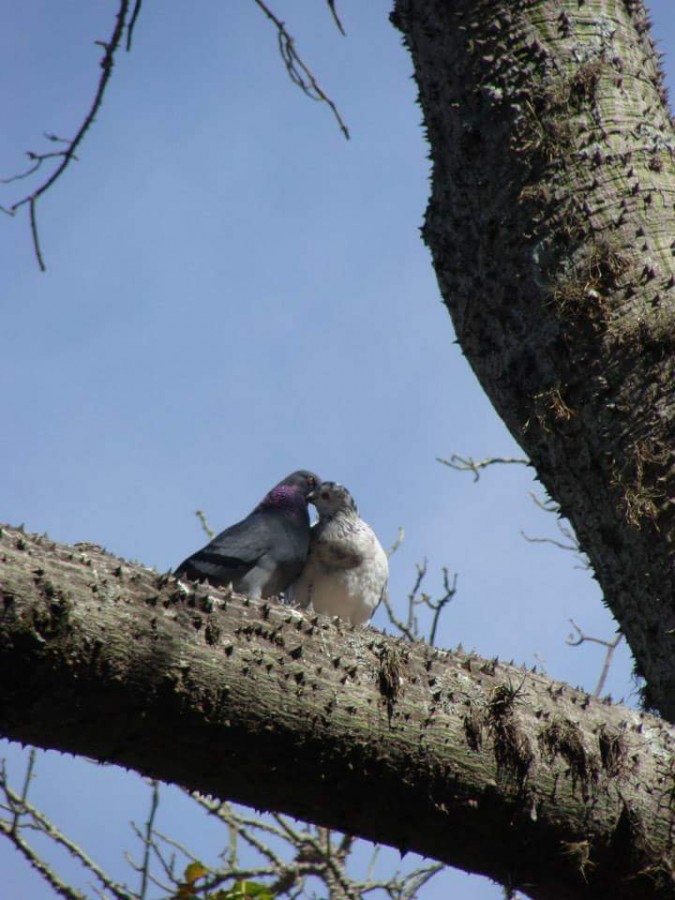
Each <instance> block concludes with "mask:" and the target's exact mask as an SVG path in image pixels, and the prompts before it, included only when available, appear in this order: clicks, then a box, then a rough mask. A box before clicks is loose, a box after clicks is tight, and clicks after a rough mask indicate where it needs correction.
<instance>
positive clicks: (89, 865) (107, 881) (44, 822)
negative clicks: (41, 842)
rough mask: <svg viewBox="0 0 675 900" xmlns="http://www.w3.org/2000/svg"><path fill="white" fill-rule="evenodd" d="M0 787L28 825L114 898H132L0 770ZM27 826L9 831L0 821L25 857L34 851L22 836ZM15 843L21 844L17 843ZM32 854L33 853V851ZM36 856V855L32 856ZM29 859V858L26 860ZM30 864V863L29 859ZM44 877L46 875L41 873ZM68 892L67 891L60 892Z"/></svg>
mask: <svg viewBox="0 0 675 900" xmlns="http://www.w3.org/2000/svg"><path fill="white" fill-rule="evenodd" d="M0 787H1V788H2V790H3V791H4V793H5V796H6V798H7V800H8V802H9V803H10V805H11V806H12V808H13V809H16V808H17V807H19V808H20V809H21V814H22V815H25V816H28V817H30V818H31V819H32V823H31V824H30V826H29V827H32V828H34V829H35V830H36V831H39V832H40V833H41V834H44V835H46V836H47V837H48V838H50V839H51V840H52V841H54V843H55V844H57V845H58V846H60V847H63V848H64V850H67V851H68V853H70V855H71V856H72V857H74V858H75V859H76V860H77V861H78V862H79V863H81V865H82V866H84V868H85V869H87V870H88V871H89V872H91V874H92V875H94V876H95V877H96V878H97V879H98V880H99V881H100V883H101V884H102V885H103V887H105V888H106V889H107V890H108V891H110V893H111V894H113V895H114V897H115V898H117V900H133V894H130V893H129V891H127V890H126V889H125V888H124V887H123V886H122V885H120V884H117V883H116V882H115V881H113V880H112V879H111V878H109V877H108V875H106V873H105V872H104V871H103V870H102V869H101V868H100V867H99V866H98V865H97V864H96V863H95V862H94V861H93V860H92V859H91V858H90V857H89V856H88V855H87V854H86V853H85V852H84V850H82V848H81V847H79V846H78V845H77V844H76V843H75V842H74V841H71V840H70V838H67V837H66V836H65V835H64V834H63V833H62V832H61V831H59V829H58V828H57V827H56V825H54V823H53V822H52V821H51V820H50V819H48V818H47V816H46V815H45V814H44V813H42V812H40V810H38V809H36V808H35V807H34V806H33V805H32V804H31V803H29V802H28V801H27V800H22V798H21V796H20V795H19V794H17V793H16V792H15V791H14V790H12V788H10V786H9V785H8V784H7V782H6V780H5V778H4V773H3V774H2V780H0ZM26 827H28V826H26V825H24V826H22V829H17V832H16V833H14V834H13V833H12V825H10V824H9V823H6V822H0V830H1V831H2V832H3V833H4V834H6V835H7V836H8V837H9V838H10V840H12V842H13V843H14V844H15V846H16V847H17V848H18V849H20V850H21V852H22V853H23V854H24V855H25V856H26V857H27V858H28V856H29V852H30V853H32V854H34V851H33V850H32V848H31V847H30V846H29V845H28V844H27V843H26V842H25V841H24V840H23V838H22V837H21V834H20V833H19V831H20V830H23V828H26ZM19 843H20V844H21V846H19ZM34 855H35V854H34ZM36 858H37V857H36ZM29 861H30V860H29ZM31 864H33V863H31ZM45 877H47V876H46V875H45ZM64 896H69V895H64ZM73 896H78V897H80V896H81V895H80V894H76V895H73Z"/></svg>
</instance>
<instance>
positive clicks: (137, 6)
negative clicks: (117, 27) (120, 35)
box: [127, 0, 143, 53]
mask: <svg viewBox="0 0 675 900" xmlns="http://www.w3.org/2000/svg"><path fill="white" fill-rule="evenodd" d="M142 5H143V0H136V3H135V5H134V9H133V12H132V13H131V18H130V19H129V24H128V26H127V53H128V52H129V51H130V50H131V42H132V40H133V37H134V28H135V27H136V22H137V20H138V16H139V14H140V12H141V6H142Z"/></svg>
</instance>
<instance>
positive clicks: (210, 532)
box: [195, 509, 216, 540]
mask: <svg viewBox="0 0 675 900" xmlns="http://www.w3.org/2000/svg"><path fill="white" fill-rule="evenodd" d="M195 515H196V516H197V518H198V519H199V521H200V522H201V526H202V528H203V529H204V532H205V533H206V536H207V537H208V538H210V539H211V540H213V538H214V537H215V536H216V533H215V531H213V529H212V528H210V527H209V523H208V522H207V520H206V513H204V512H202V510H201V509H196V510H195Z"/></svg>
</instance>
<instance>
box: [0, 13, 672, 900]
mask: <svg viewBox="0 0 675 900" xmlns="http://www.w3.org/2000/svg"><path fill="white" fill-rule="evenodd" d="M115 6H116V4H115V3H113V2H102V0H97V2H89V3H82V2H77V0H64V2H61V3H59V4H55V3H54V2H53V0H27V2H25V3H22V4H13V5H12V9H11V10H10V11H8V12H7V13H6V16H5V27H4V28H3V29H2V31H1V32H0V69H1V70H2V77H0V95H1V96H2V104H3V108H4V109H5V110H6V111H8V113H6V115H5V117H4V121H5V127H4V128H3V131H2V135H0V174H1V175H3V176H4V177H7V176H9V175H12V174H14V173H15V172H17V171H19V170H21V168H22V167H23V166H24V165H25V157H24V156H23V154H24V153H25V151H26V150H36V151H38V150H44V149H52V147H51V145H47V144H46V142H45V141H44V139H43V138H42V133H43V132H54V133H56V134H58V135H62V136H69V135H71V134H72V132H73V130H74V129H75V128H76V127H77V125H78V124H79V121H80V119H81V116H82V112H83V110H84V109H86V108H87V107H88V105H89V103H90V102H91V97H92V92H93V88H94V80H95V79H96V78H97V77H98V62H99V58H100V55H101V51H100V48H99V47H97V46H95V45H94V41H95V40H97V39H106V38H107V37H108V35H109V33H110V31H111V28H112V17H113V14H114V9H115ZM669 6H670V4H669V0H658V2H656V0H655V2H653V3H651V4H650V8H651V10H652V12H653V18H654V21H655V36H656V37H657V38H658V39H659V40H660V41H661V45H662V47H663V49H665V50H666V51H667V50H668V47H669V46H670V47H672V46H675V23H674V22H673V18H672V9H669ZM275 8H276V9H277V11H278V12H279V14H280V15H281V16H282V18H284V19H285V21H286V22H287V25H288V27H289V30H290V31H291V32H292V34H293V35H294V36H295V38H296V40H297V44H298V46H299V48H300V50H301V52H302V53H303V54H304V56H305V58H306V60H307V62H308V64H309V65H310V67H311V68H312V69H313V71H314V72H315V73H316V75H317V77H318V78H319V80H320V82H321V84H322V85H323V86H324V88H325V89H326V90H327V91H328V92H329V93H330V94H331V96H332V97H333V98H334V99H335V101H336V102H337V103H338V105H339V107H340V110H341V112H342V114H343V116H344V118H345V119H346V121H347V124H348V125H349V128H350V130H351V133H352V140H351V141H350V142H346V141H345V140H344V139H343V138H342V137H341V135H340V133H339V131H338V129H337V127H336V125H335V122H334V120H333V118H332V117H331V115H330V113H329V111H328V109H327V108H326V107H324V106H322V105H320V104H317V103H314V102H312V101H310V100H307V99H306V98H305V97H303V95H302V94H301V93H300V92H299V91H298V90H297V89H296V88H295V87H294V86H293V85H292V84H291V82H290V80H289V79H288V77H287V76H286V74H285V72H284V69H283V66H282V64H281V62H280V60H279V57H278V54H277V51H276V37H275V33H274V31H273V29H272V27H271V26H270V24H269V23H268V22H267V21H266V20H265V19H264V17H263V16H262V15H261V14H260V12H259V10H257V8H256V7H255V5H254V4H253V2H251V0H237V2H230V3H223V2H217V0H205V2H203V3H201V4H199V15H196V14H195V6H194V5H192V4H187V3H183V2H179V0H165V2H163V3H161V4H159V3H146V4H145V5H144V8H143V11H142V14H141V17H140V20H139V23H138V27H137V30H136V34H135V46H134V49H133V52H132V53H131V54H123V55H120V56H119V58H118V61H117V66H116V71H115V75H114V78H113V81H112V83H111V86H110V90H109V94H108V96H107V99H106V102H105V104H104V108H103V110H102V111H101V113H100V114H99V116H98V119H97V122H96V123H95V125H94V127H93V128H92V130H91V133H90V135H89V137H88V139H87V140H86V142H85V144H84V145H83V147H82V148H81V151H80V153H79V162H78V163H77V165H75V166H74V167H73V168H72V169H71V170H70V171H69V172H68V173H67V174H66V176H65V177H64V178H63V180H62V181H61V182H60V183H59V184H58V185H57V187H56V188H55V189H54V190H53V191H52V192H50V193H49V194H48V195H47V196H45V198H44V199H43V201H42V202H41V204H40V208H39V220H40V232H41V239H42V247H43V252H44V255H45V259H46V263H47V266H48V271H47V272H46V273H45V274H42V273H41V272H40V271H39V270H38V268H37V265H36V264H35V260H34V257H33V253H32V247H31V242H30V235H29V230H28V224H27V218H26V216H25V215H24V216H20V217H17V219H15V220H12V219H9V218H7V217H2V218H0V227H1V229H2V231H1V232H0V269H1V270H2V272H3V281H4V283H5V288H4V290H3V299H2V301H0V302H1V303H2V321H3V326H4V327H3V328H2V331H1V333H0V354H1V358H2V363H3V371H4V377H5V390H4V391H3V396H2V399H1V400H0V409H1V411H2V421H3V424H4V428H3V429H2V435H1V437H0V462H1V463H2V471H4V472H5V473H6V476H7V477H6V478H5V484H4V488H3V500H4V503H3V508H2V513H1V516H0V518H2V519H3V520H5V521H7V522H10V523H12V524H18V523H21V522H23V523H25V525H26V527H27V528H28V529H29V530H31V531H40V532H42V531H46V532H47V533H48V534H49V535H50V536H51V537H53V538H55V539H57V540H60V541H66V542H73V541H80V540H88V541H94V542H96V543H99V544H102V545H104V546H105V547H107V548H108V549H109V550H111V551H113V552H115V553H118V554H120V555H122V556H125V557H128V558H132V559H138V560H141V561H142V562H143V563H145V564H148V565H153V566H156V567H157V568H159V569H161V570H166V569H168V568H170V567H172V566H175V565H176V564H177V563H178V562H180V560H182V559H183V558H184V557H185V556H186V555H187V554H188V553H190V552H192V551H193V550H195V549H196V548H197V547H198V546H200V545H201V544H202V543H203V535H202V533H201V530H200V526H199V523H198V521H197V519H196V518H195V516H194V510H195V509H197V508H200V509H203V510H204V511H205V512H206V514H207V517H208V519H209V521H210V523H211V525H212V526H213V527H214V528H222V527H225V526H226V525H229V524H231V523H232V522H233V521H235V520H237V519H238V518H240V517H241V516H243V515H244V514H245V513H247V512H248V511H249V510H250V508H251V507H252V506H253V505H254V504H255V503H256V502H257V501H258V500H259V499H260V497H261V496H262V495H263V494H264V493H265V492H266V490H267V489H268V488H269V487H270V486H271V485H272V484H274V483H275V482H276V481H278V480H279V479H280V478H281V477H283V476H284V475H285V474H287V473H288V472H290V471H292V470H293V469H296V468H310V469H313V470H314V471H317V472H318V473H319V474H320V475H321V476H322V477H323V478H325V479H333V480H337V481H340V482H342V483H344V484H346V485H347V486H348V487H349V488H350V490H351V491H352V493H353V495H354V496H355V498H356V501H357V503H358V504H359V509H360V511H361V514H362V515H363V517H364V518H365V519H367V521H369V522H370V523H371V524H372V525H373V527H374V528H375V529H376V531H377V533H378V534H379V536H380V538H381V540H382V543H383V544H384V545H385V546H388V545H390V544H391V543H392V542H393V541H394V540H395V538H396V535H397V532H398V528H399V526H402V527H404V529H405V532H406V537H405V541H404V543H403V546H402V547H401V549H400V550H399V551H398V552H397V554H396V555H395V557H394V558H393V559H392V564H391V570H392V571H391V585H390V595H391V597H392V600H393V602H394V604H395V605H396V607H397V608H398V609H399V611H401V612H402V611H403V609H404V605H405V595H406V594H407V591H408V590H409V588H410V587H411V585H412V583H413V581H414V577H415V565H416V563H418V562H421V561H422V560H423V559H425V558H426V559H427V560H428V565H429V576H428V579H427V589H428V590H429V591H430V592H434V591H437V590H438V589H439V588H440V584H441V569H442V567H443V566H447V567H448V568H449V570H450V572H451V573H454V572H457V573H458V575H459V582H458V586H459V590H458V593H457V596H456V598H455V600H454V602H453V603H452V605H451V606H450V608H449V609H448V612H447V614H446V616H445V619H444V621H443V623H442V626H441V629H440V634H439V639H438V643H439V644H441V645H443V646H448V647H453V646H455V645H457V644H458V643H460V642H461V644H462V645H463V646H464V647H465V648H467V649H469V648H473V649H475V650H476V651H477V652H478V653H480V654H482V655H485V656H495V655H499V656H500V657H502V658H505V659H507V660H510V659H515V660H516V661H517V662H524V663H527V664H528V665H532V664H534V663H538V664H540V665H541V664H543V665H544V667H545V669H546V671H547V672H548V673H549V674H550V675H552V676H553V677H555V678H559V679H562V680H568V681H571V682H573V683H574V684H580V685H582V686H584V687H586V688H588V689H592V688H593V686H594V684H595V681H596V679H597V676H598V673H599V669H600V665H601V654H600V653H599V651H598V649H597V648H596V647H594V646H592V645H590V646H584V647H581V648H577V649H571V648H569V647H567V646H566V645H565V638H566V636H567V635H568V633H569V631H570V627H569V619H570V618H573V619H575V620H576V621H577V622H578V623H579V624H580V625H581V626H582V627H583V628H584V630H585V631H586V632H587V633H589V634H595V635H598V636H602V637H611V636H612V634H613V625H612V622H611V620H610V618H609V616H608V614H607V612H606V610H605V609H604V607H603V605H602V603H601V602H600V596H599V591H598V588H597V586H596V585H595V583H594V582H593V581H592V579H591V578H590V576H589V574H588V573H587V572H586V571H583V570H582V569H579V568H577V567H575V560H574V557H573V556H572V554H569V553H564V552H562V551H560V550H557V549H556V548H554V547H552V546H549V545H540V544H537V545H533V544H530V543H527V542H526V541H525V540H524V539H523V537H522V534H521V532H522V531H525V532H526V533H527V534H529V535H532V536H551V537H557V536H558V534H557V529H556V524H555V519H554V517H553V516H550V515H547V514H545V513H543V512H542V511H541V510H539V509H538V508H537V507H536V505H535V504H534V503H533V502H532V499H531V497H530V496H529V492H530V491H537V492H538V494H539V495H540V496H541V491H540V490H539V489H538V485H537V483H536V482H535V481H533V479H532V477H531V474H530V470H527V469H525V468H523V467H516V466H510V467H504V468H502V469H500V470H492V471H489V472H487V473H486V474H485V475H484V477H483V478H481V480H480V482H479V483H478V484H474V483H473V481H472V479H471V477H470V476H468V475H461V474H458V473H454V472H452V471H451V470H449V469H448V468H446V467H444V466H442V465H440V464H439V463H438V462H436V457H438V456H446V457H447V456H449V455H451V454H452V453H459V454H463V455H467V456H468V455H471V456H473V457H476V458H482V457H484V456H495V455H497V456H502V455H504V456H512V455H521V454H520V451H519V449H518V448H517V447H516V445H515V444H514V442H513V441H512V439H511V438H510V436H509V435H508V433H507V432H506V430H505V428H504V426H503V425H502V423H501V422H500V420H499V419H498V418H497V416H496V414H495V413H494V411H493V409H492V407H491V405H490V403H489V402H488V401H487V399H486V398H485V396H484V395H483V394H482V392H481V390H480V388H479V386H478V384H477V382H476V379H475V378H474V376H473V374H472V372H471V370H470V368H469V366H468V364H467V363H466V361H465V360H464V358H463V356H462V353H461V350H460V348H459V346H458V345H457V344H456V343H455V342H454V335H453V332H452V327H451V323H450V319H449V316H448V315H447V313H446V311H445V309H444V307H443V306H442V304H441V301H440V297H439V292H438V288H437V285H436V281H435V277H434V274H433V270H432V268H431V264H430V259H429V254H428V252H427V250H426V249H425V247H424V246H423V244H422V242H421V239H420V236H419V230H418V229H419V226H420V225H421V222H422V217H423V213H424V208H425V205H426V198H427V192H428V177H429V164H428V160H427V150H426V147H425V144H424V141H423V135H422V130H421V127H420V118H421V114H420V110H419V107H418V106H417V105H416V103H415V86H414V83H413V82H412V80H411V74H412V66H411V62H410V60H409V57H408V55H407V54H406V52H405V51H404V50H403V48H402V46H401V42H400V39H399V36H398V34H397V32H395V31H394V29H393V28H392V27H391V26H390V25H389V23H388V20H387V16H388V12H389V9H390V4H389V2H388V0H387V2H385V0H371V2H369V3H363V2H361V0H341V2H340V3H339V4H338V8H339V10H340V12H341V14H342V18H343V22H344V24H345V27H346V29H347V37H346V38H344V37H342V36H341V35H340V34H339V33H338V32H337V30H336V29H335V27H334V25H333V24H332V20H331V18H330V16H329V14H328V12H327V10H326V8H325V7H324V5H323V4H321V3H317V2H315V0H314V2H310V0H288V2H286V3H282V2H281V0H280V2H278V3H277V4H276V7H275ZM669 13H670V16H669ZM666 64H667V66H668V64H669V60H668V59H667V60H666ZM669 72H670V80H671V83H672V68H670V70H669ZM21 188H22V183H21V182H19V183H18V184H14V185H8V186H5V187H3V189H2V199H0V202H2V203H3V204H4V205H9V204H10V203H11V202H12V200H14V199H15V198H16V197H18V196H20V193H19V192H20V190H21ZM374 624H375V626H377V627H383V626H384V625H385V620H384V617H383V614H382V613H381V612H380V613H378V614H377V616H376V618H375V621H374ZM610 682H611V683H610V684H609V685H608V689H609V690H610V691H611V693H612V694H613V696H615V697H625V698H627V700H628V701H629V702H635V693H634V690H635V688H634V685H633V683H632V681H631V678H630V661H629V657H628V653H627V652H626V651H625V649H624V650H622V651H620V653H619V656H618V659H617V662H616V663H615V665H614V667H613V669H612V672H611V677H610ZM7 754H8V759H9V764H10V766H11V771H16V772H17V773H18V772H19V771H20V765H21V759H22V756H21V752H20V751H19V750H18V748H16V747H13V746H12V747H8V748H7ZM34 796H35V799H36V801H37V802H41V803H42V804H43V805H44V807H45V808H46V809H47V810H48V811H49V812H50V813H51V814H52V815H53V816H54V817H55V818H56V819H57V821H58V822H59V823H60V824H62V825H63V827H64V828H67V829H70V830H71V831H72V833H73V834H74V835H75V836H76V837H77V836H80V838H81V839H82V840H84V841H85V843H86V846H87V849H88V850H89V851H90V852H91V853H92V854H93V855H94V856H96V857H97V859H99V860H100V861H101V862H102V863H103V864H104V865H105V866H106V867H108V868H109V869H111V870H112V871H113V872H114V874H115V875H116V876H117V877H119V878H124V877H126V876H125V871H126V870H125V865H124V862H123V859H122V854H121V848H122V846H125V847H129V846H131V845H132V843H133V840H132V837H131V835H130V833H129V829H128V821H129V819H131V818H134V817H135V818H137V819H138V820H142V818H143V815H144V810H145V804H146V801H147V789H146V787H145V786H144V784H143V783H142V782H141V781H140V779H138V778H136V777H135V776H133V775H129V774H127V773H122V772H120V771H118V770H114V769H111V768H102V767H97V766H94V765H92V764H90V763H86V762H78V761H75V760H71V759H69V758H66V757H62V756H59V755H57V754H41V757H40V765H39V768H38V777H37V780H36V784H35V794H34ZM161 809H162V813H161V815H162V817H163V818H162V819H161V827H162V828H163V830H164V831H166V832H169V833H175V832H179V833H184V831H185V829H186V828H187V831H188V833H189V837H190V838H191V840H192V842H193V843H194V844H195V845H197V846H199V847H203V848H204V850H205V851H206V850H209V849H210V850H213V853H214V856H215V854H216V853H217V852H218V848H219V846H220V843H222V838H221V837H220V835H214V834H212V833H211V832H210V831H208V830H207V828H206V826H204V825H203V824H202V823H201V820H199V819H194V820H193V819H192V818H190V815H189V814H188V813H187V812H186V810H185V802H184V801H183V800H182V799H181V798H180V796H179V795H178V792H176V791H170V790H167V791H165V794H164V799H163V801H162V807H161ZM186 822H189V825H186V824H185V823H186ZM219 842H220V843H219ZM204 855H205V856H207V855H208V854H207V853H206V852H205V853H204ZM207 861H208V860H207ZM0 866H2V868H3V872H5V873H6V875H3V883H4V884H5V885H6V889H7V890H8V891H9V890H10V887H11V889H12V891H13V894H12V895H14V896H17V897H18V896H21V897H29V898H41V897H47V896H48V892H47V890H46V888H45V887H44V886H43V885H42V884H41V882H40V881H39V880H37V879H36V877H35V876H33V875H32V873H31V872H29V871H28V870H27V868H26V867H25V866H23V865H22V864H21V863H20V862H19V861H17V860H16V859H15V856H14V851H13V850H12V849H11V848H10V847H8V846H3V845H2V844H0ZM453 887H454V888H455V889H457V890H461V891H462V896H463V897H465V898H467V900H482V898H486V900H487V898H495V900H496V898H497V897H499V896H500V891H499V889H498V888H497V887H495V886H493V885H491V884H489V883H488V882H487V881H486V880H484V879H478V878H468V877H466V876H464V875H461V874H458V873H449V874H448V875H444V876H443V878H442V879H439V880H438V882H435V883H432V885H431V886H429V887H428V888H427V889H425V893H424V894H423V896H424V897H425V898H434V897H442V896H447V892H448V890H450V889H452V888H453ZM10 893H11V892H10Z"/></svg>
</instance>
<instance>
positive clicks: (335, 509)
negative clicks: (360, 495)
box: [307, 481, 358, 519]
mask: <svg viewBox="0 0 675 900" xmlns="http://www.w3.org/2000/svg"><path fill="white" fill-rule="evenodd" d="M307 499H308V500H309V502H310V503H313V504H314V506H315V507H316V511H317V512H318V514H319V518H321V519H331V518H332V517H333V516H334V515H335V514H336V513H339V512H352V513H357V512H358V510H357V509H356V503H354V498H353V497H352V495H351V494H350V493H349V491H348V490H347V488H346V487H344V486H343V485H341V484H337V482H335V481H323V482H322V483H321V484H320V485H319V486H318V487H317V488H316V489H315V490H314V491H312V492H311V494H309V496H308V497H307Z"/></svg>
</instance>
